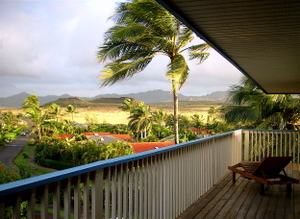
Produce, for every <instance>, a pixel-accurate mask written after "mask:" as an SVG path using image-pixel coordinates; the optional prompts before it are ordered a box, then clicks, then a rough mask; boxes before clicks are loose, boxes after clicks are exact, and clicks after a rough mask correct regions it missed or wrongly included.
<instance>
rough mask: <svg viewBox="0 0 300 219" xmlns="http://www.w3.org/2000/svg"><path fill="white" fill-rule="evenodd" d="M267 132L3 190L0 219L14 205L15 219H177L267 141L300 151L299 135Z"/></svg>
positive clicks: (29, 181) (64, 173)
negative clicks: (25, 216)
mask: <svg viewBox="0 0 300 219" xmlns="http://www.w3.org/2000/svg"><path fill="white" fill-rule="evenodd" d="M262 133H263V131H249V130H246V131H242V130H239V131H234V132H229V133H224V134H221V135H216V136H212V137H208V138H203V139H200V140H195V141H191V142H187V143H183V144H178V145H175V146H170V147H166V148H161V149H157V150H153V151H149V152H143V153H139V154H134V155H129V156H124V157H120V158H114V159H109V160H106V161H99V162H95V163H92V164H87V165H83V166H79V167H76V168H71V169H67V170H63V171H58V172H55V173H51V174H46V175H42V176H37V177H33V178H30V179H26V180H20V181H17V182H13V183H8V184H4V185H0V219H2V218H5V216H4V209H5V208H6V209H7V207H9V206H12V208H13V210H12V212H13V214H14V218H20V215H21V214H22V212H23V211H24V209H26V211H27V215H28V218H35V217H39V218H48V217H50V218H60V217H62V216H60V213H61V212H63V217H64V218H71V215H74V218H96V219H98V218H119V219H120V218H157V219H159V218H162V219H173V218H176V217H178V216H179V215H180V214H181V213H182V212H183V211H184V210H185V209H187V208H188V207H189V206H190V205H192V203H193V202H195V201H196V200H197V199H198V198H199V197H200V196H201V195H203V194H204V193H205V192H206V191H207V190H209V189H210V188H211V187H212V186H213V185H214V184H215V183H216V182H218V181H219V180H220V179H221V178H222V177H224V176H225V174H226V173H227V172H228V169H227V166H228V165H232V164H235V163H237V162H239V161H240V160H242V158H244V159H245V158H247V159H248V158H249V157H251V156H252V157H253V158H255V159H256V158H257V156H262V155H265V154H267V153H268V150H261V151H262V152H259V153H258V155H255V154H256V152H255V151H256V149H255V148H256V147H257V148H258V146H256V145H258V144H261V143H260V142H261V141H262V140H263V139H269V141H268V142H271V141H272V142H273V141H275V142H277V143H280V144H281V145H278V148H280V149H278V150H277V149H276V151H280V152H283V151H285V150H286V148H289V146H288V144H286V145H287V146H283V142H287V143H288V142H290V143H292V146H291V148H293V150H294V151H295V150H298V151H299V149H295V147H296V146H297V147H298V148H299V143H298V142H299V141H298V138H299V132H291V133H290V132H281V134H280V135H282V136H285V134H283V133H286V134H287V136H290V137H282V138H277V137H276V140H274V139H275V137H274V136H279V132H278V133H277V132H276V133H273V132H269V134H268V135H269V137H265V136H264V135H262ZM293 133H296V134H293ZM294 135H295V136H294ZM258 136H260V137H258ZM262 136H264V137H263V138H261V137H262ZM291 136H293V137H291ZM270 139H272V140H270ZM277 139H278V140H277ZM279 139H281V140H279ZM294 142H297V143H294ZM262 145H264V143H262ZM267 145H269V144H267ZM271 148H272V147H270V149H269V150H271ZM273 148H274V147H273ZM242 149H245V150H242ZM272 150H273V151H272ZM272 150H271V151H272V153H273V152H274V149H272ZM258 151H259V150H258ZM263 151H266V152H263ZM254 152H255V153H254ZM264 153H265V154H264ZM274 153H275V154H276V152H274ZM277 153H279V152H277ZM253 154H254V155H255V156H253ZM298 154H299V153H298ZM24 203H27V207H26V208H23V210H22V209H21V207H20V205H25V204H24ZM20 209H21V210H20ZM37 215H38V216H37Z"/></svg>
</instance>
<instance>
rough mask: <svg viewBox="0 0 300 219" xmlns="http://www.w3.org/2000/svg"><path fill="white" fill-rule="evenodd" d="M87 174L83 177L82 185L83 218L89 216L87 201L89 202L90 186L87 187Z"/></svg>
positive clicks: (86, 218)
mask: <svg viewBox="0 0 300 219" xmlns="http://www.w3.org/2000/svg"><path fill="white" fill-rule="evenodd" d="M89 178H90V177H89V174H86V175H85V178H84V185H83V218H84V219H88V218H90V214H89V200H90V185H89V181H90V179H89Z"/></svg>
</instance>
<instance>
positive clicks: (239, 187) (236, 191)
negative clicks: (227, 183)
mask: <svg viewBox="0 0 300 219" xmlns="http://www.w3.org/2000/svg"><path fill="white" fill-rule="evenodd" d="M246 184H247V181H246V180H241V179H239V180H237V181H236V183H235V184H234V185H233V186H232V190H233V191H232V195H231V197H230V198H229V199H228V200H227V202H226V204H225V205H224V206H223V208H222V209H221V210H220V211H219V212H218V214H217V215H216V216H215V219H223V218H224V216H225V215H227V214H228V213H229V211H230V210H231V209H232V208H233V207H234V204H235V202H236V200H237V199H238V197H239V196H240V194H241V193H242V192H243V189H244V187H245V186H246Z"/></svg>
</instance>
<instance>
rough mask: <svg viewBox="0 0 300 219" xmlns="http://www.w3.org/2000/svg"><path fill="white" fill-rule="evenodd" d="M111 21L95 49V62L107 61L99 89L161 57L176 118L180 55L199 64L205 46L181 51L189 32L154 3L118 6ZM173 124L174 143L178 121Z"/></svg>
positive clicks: (183, 66) (184, 73)
mask: <svg viewBox="0 0 300 219" xmlns="http://www.w3.org/2000/svg"><path fill="white" fill-rule="evenodd" d="M111 19H112V20H114V21H115V26H113V27H111V28H110V29H109V30H108V31H107V32H106V33H105V35H104V43H103V45H101V46H100V47H99V49H98V59H99V61H101V62H108V63H107V64H106V65H105V67H104V70H102V71H101V74H102V75H101V76H99V78H101V79H102V86H107V85H112V84H114V83H116V82H118V81H122V80H125V79H129V78H131V77H132V76H133V75H134V74H136V73H138V72H141V71H143V70H144V69H145V68H146V67H147V65H148V64H149V63H150V62H151V61H152V59H153V58H154V57H155V56H158V55H165V56H167V57H169V58H170V64H169V65H168V72H167V73H166V75H167V78H168V79H169V80H170V81H171V84H172V91H173V99H174V117H178V91H179V89H180V88H181V87H182V86H183V85H184V84H185V82H186V80H187V78H188V75H189V68H188V65H187V62H186V60H185V58H184V56H183V54H182V53H183V52H187V53H190V58H192V59H198V60H199V63H201V62H203V61H204V60H205V59H207V57H208V56H209V53H208V52H207V50H208V48H209V47H208V46H207V44H201V45H197V46H190V47H188V48H186V49H185V47H186V46H187V45H188V44H189V43H191V41H192V40H193V38H194V35H193V33H192V31H191V30H189V29H188V28H187V27H186V26H185V25H183V24H182V23H181V22H180V21H178V20H177V19H176V18H175V17H174V16H173V15H172V14H170V13H169V12H168V11H167V10H165V8H163V7H162V6H161V5H160V4H158V3H157V2H156V1H155V0H133V1H131V2H123V3H120V4H119V5H118V7H117V8H116V13H115V14H114V15H113V16H112V17H111ZM175 112H176V113H175ZM174 123H177V125H174V127H175V141H176V142H177V143H178V142H179V139H178V138H177V137H178V128H177V127H178V118H175V119H174ZM137 125H138V123H137Z"/></svg>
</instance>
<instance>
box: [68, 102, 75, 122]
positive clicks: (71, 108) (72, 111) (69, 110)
mask: <svg viewBox="0 0 300 219" xmlns="http://www.w3.org/2000/svg"><path fill="white" fill-rule="evenodd" d="M75 110H76V107H75V106H73V105H71V104H70V105H68V106H67V109H66V112H67V113H70V114H71V117H72V122H74V118H73V116H74V113H75Z"/></svg>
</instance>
